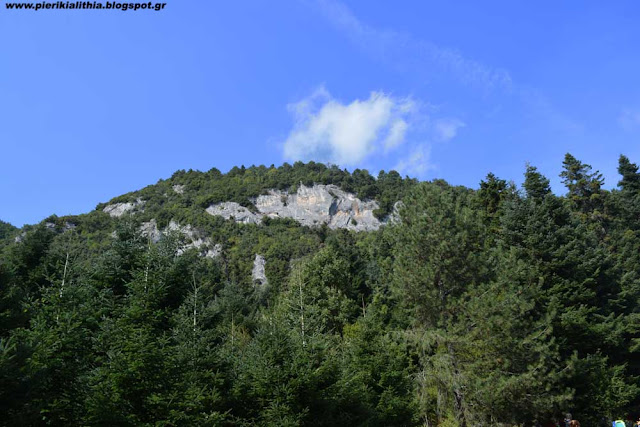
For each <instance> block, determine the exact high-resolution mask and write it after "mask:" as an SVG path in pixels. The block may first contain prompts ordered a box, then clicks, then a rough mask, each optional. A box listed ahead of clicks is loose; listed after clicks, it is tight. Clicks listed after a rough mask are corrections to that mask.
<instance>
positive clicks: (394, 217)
mask: <svg viewBox="0 0 640 427" xmlns="http://www.w3.org/2000/svg"><path fill="white" fill-rule="evenodd" d="M402 208H404V203H403V202H402V200H398V201H397V202H395V203H394V204H393V210H392V211H391V214H390V215H389V216H388V217H387V218H386V221H385V223H387V224H400V223H401V222H402V217H401V216H400V209H402Z"/></svg>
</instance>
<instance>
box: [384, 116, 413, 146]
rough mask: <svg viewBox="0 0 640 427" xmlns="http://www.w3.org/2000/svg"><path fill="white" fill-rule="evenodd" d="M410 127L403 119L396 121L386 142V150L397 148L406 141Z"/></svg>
mask: <svg viewBox="0 0 640 427" xmlns="http://www.w3.org/2000/svg"><path fill="white" fill-rule="evenodd" d="M408 127H409V125H408V124H407V122H405V121H404V120H403V119H396V121H394V122H393V124H392V125H391V129H389V135H387V138H386V139H385V140H384V148H385V150H386V151H389V150H391V149H394V148H396V147H397V146H398V145H400V144H402V142H403V141H404V137H405V134H406V133H407V128H408Z"/></svg>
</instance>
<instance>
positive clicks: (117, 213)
mask: <svg viewBox="0 0 640 427" xmlns="http://www.w3.org/2000/svg"><path fill="white" fill-rule="evenodd" d="M144 203H145V202H144V201H143V200H140V199H137V200H136V201H135V202H127V203H114V204H112V205H108V206H106V207H105V208H104V209H103V211H104V212H106V213H108V214H109V215H110V216H112V217H115V218H118V217H121V216H122V215H124V214H125V213H127V212H131V213H133V212H134V211H136V210H139V209H141V208H142V206H144Z"/></svg>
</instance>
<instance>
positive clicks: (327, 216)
mask: <svg viewBox="0 0 640 427" xmlns="http://www.w3.org/2000/svg"><path fill="white" fill-rule="evenodd" d="M254 203H255V206H256V208H257V209H258V212H257V213H254V212H251V211H249V210H248V209H247V208H245V207H243V206H240V205H239V204H237V203H234V202H225V203H219V204H216V205H212V206H210V207H209V208H207V212H208V213H209V214H211V215H219V216H222V217H224V218H226V219H231V218H234V219H235V221H236V222H241V223H246V224H247V223H254V224H256V223H259V222H260V221H261V220H262V218H263V217H265V216H268V217H271V218H292V219H294V220H296V221H298V222H299V223H300V224H302V225H307V226H320V225H322V224H327V225H328V226H329V227H330V228H334V229H335V228H347V229H349V230H355V231H369V230H377V229H378V228H380V225H381V222H380V221H379V220H378V219H377V218H376V217H375V216H374V215H373V211H374V210H375V209H378V204H377V203H376V202H375V201H367V202H364V201H362V200H360V199H358V198H357V197H356V196H355V195H353V194H351V193H347V192H346V191H343V190H341V189H340V188H339V187H337V186H335V185H319V184H317V185H314V186H313V187H306V186H304V185H300V187H299V188H298V191H297V192H296V193H295V194H289V193H287V192H284V191H278V190H271V191H269V194H266V195H262V196H259V197H258V198H257V199H256V200H255V202H254Z"/></svg>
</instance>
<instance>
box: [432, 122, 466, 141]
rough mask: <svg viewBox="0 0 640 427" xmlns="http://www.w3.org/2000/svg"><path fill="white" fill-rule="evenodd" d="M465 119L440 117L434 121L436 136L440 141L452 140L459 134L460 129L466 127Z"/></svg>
mask: <svg viewBox="0 0 640 427" xmlns="http://www.w3.org/2000/svg"><path fill="white" fill-rule="evenodd" d="M465 126H466V125H465V124H464V122H463V121H461V120H458V119H439V120H436V121H435V123H434V130H435V132H436V137H437V138H438V140H440V141H444V142H447V141H450V140H452V139H453V138H455V137H456V135H457V134H458V129H460V128H462V127H465Z"/></svg>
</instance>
